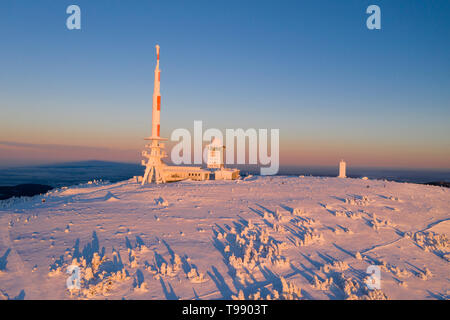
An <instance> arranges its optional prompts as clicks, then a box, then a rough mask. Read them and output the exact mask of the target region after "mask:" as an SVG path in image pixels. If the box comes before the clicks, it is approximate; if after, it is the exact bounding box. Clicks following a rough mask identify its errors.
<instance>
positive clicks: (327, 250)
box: [0, 177, 450, 299]
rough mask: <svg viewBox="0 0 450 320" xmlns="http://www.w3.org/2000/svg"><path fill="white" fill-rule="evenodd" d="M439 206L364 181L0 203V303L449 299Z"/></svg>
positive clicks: (79, 189) (167, 187) (443, 206)
mask: <svg viewBox="0 0 450 320" xmlns="http://www.w3.org/2000/svg"><path fill="white" fill-rule="evenodd" d="M449 207H450V193H449V190H448V189H445V188H441V187H434V186H424V185H416V184H407V183H397V182H387V181H379V180H378V181H374V180H362V179H338V178H317V177H251V178H249V179H245V180H237V181H203V182H194V181H184V182H179V183H170V184H163V185H149V186H145V187H142V186H140V185H138V184H137V183H135V182H133V181H132V180H129V181H123V182H118V183H114V184H105V183H93V184H90V185H80V186H73V187H69V188H61V189H57V190H53V191H50V192H49V193H47V194H46V195H43V196H36V197H33V198H31V199H28V200H25V199H20V200H18V199H15V200H14V199H13V200H10V201H9V202H8V203H7V204H5V203H3V204H2V205H1V206H0V289H1V291H0V297H1V296H3V297H4V298H25V299H27V298H28V299H33V298H35V299H36V298H39V299H80V298H81V299H84V298H98V299H104V298H109V299H122V298H126V299H221V298H225V299H233V298H235V299H240V298H245V299H259V298H262V299H347V298H349V299H361V298H369V299H380V298H389V299H410V298H412V299H417V298H420V299H421V298H448V297H449V294H450V292H449V286H448V275H449V273H448V270H449V260H450V249H449V240H448V238H449V232H450V221H449V220H450V214H449V211H448V208H449ZM70 265H74V266H78V268H79V269H78V270H79V271H80V280H81V281H80V289H79V290H77V289H73V290H71V291H69V290H68V289H67V287H66V281H67V278H68V277H69V274H67V273H66V271H67V268H68V267H69V266H70ZM370 265H378V266H379V267H380V269H381V288H380V290H368V288H367V286H366V285H365V279H366V278H367V276H368V275H367V274H366V270H367V267H368V266H370Z"/></svg>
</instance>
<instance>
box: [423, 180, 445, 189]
mask: <svg viewBox="0 0 450 320" xmlns="http://www.w3.org/2000/svg"><path fill="white" fill-rule="evenodd" d="M424 184H428V185H430V186H438V187H445V188H450V182H445V181H435V182H427V183H424Z"/></svg>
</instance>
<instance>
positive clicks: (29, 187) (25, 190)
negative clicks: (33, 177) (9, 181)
mask: <svg viewBox="0 0 450 320" xmlns="http://www.w3.org/2000/svg"><path fill="white" fill-rule="evenodd" d="M51 189H53V187H51V186H46V185H43V184H31V183H29V184H19V185H17V186H3V187H2V186H0V200H5V199H9V198H12V197H32V196H35V195H37V194H42V193H46V192H47V191H49V190H51Z"/></svg>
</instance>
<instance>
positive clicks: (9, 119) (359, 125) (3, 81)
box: [0, 0, 450, 168]
mask: <svg viewBox="0 0 450 320" xmlns="http://www.w3.org/2000/svg"><path fill="white" fill-rule="evenodd" d="M70 4H77V5H79V6H80V7H81V15H82V22H81V24H82V29H81V30H79V31H69V30H67V29H66V26H65V22H66V18H67V17H68V15H67V14H66V12H65V11H66V8H67V6H68V5H70ZM370 4H377V5H379V6H380V8H381V19H382V20H381V21H382V22H381V26H382V29H381V30H374V31H371V30H368V29H367V28H366V18H367V17H368V15H367V14H366V13H365V11H366V8H367V6H368V5H370ZM0 39H1V44H0V110H1V117H0V141H3V142H8V146H9V147H8V148H9V149H8V148H5V147H4V146H5V145H3V149H2V145H0V153H2V154H0V165H1V164H2V163H12V162H14V161H15V160H14V155H16V156H17V157H19V155H20V157H24V156H25V155H26V154H27V150H22V149H21V150H19V151H17V150H15V149H14V150H12V149H11V145H15V146H16V147H17V148H19V149H20V148H22V147H24V148H25V147H26V146H28V147H29V145H36V146H40V145H42V144H49V145H66V146H70V145H76V146H80V147H86V148H91V151H92V150H93V149H96V148H97V149H99V150H100V149H102V148H111V149H113V150H116V151H117V152H116V153H114V154H115V155H113V156H112V157H113V158H114V157H115V158H114V159H115V160H129V161H134V160H135V159H136V161H137V160H138V159H139V150H140V149H141V148H142V145H143V141H142V140H141V138H142V137H144V136H147V135H149V133H150V122H151V98H152V90H153V70H154V66H155V52H154V51H155V50H154V46H155V44H157V43H158V44H159V45H160V46H161V70H162V76H161V81H162V83H161V92H162V114H161V121H162V135H163V136H166V137H169V136H170V133H171V131H172V130H173V129H175V128H179V127H185V128H188V129H192V126H193V121H194V120H203V121H204V125H205V126H206V127H217V128H239V127H242V128H244V129H245V128H269V129H270V128H279V129H280V135H281V155H282V164H302V165H303V164H334V163H336V162H337V160H339V158H341V157H343V158H346V159H348V161H349V162H350V163H354V164H357V165H377V164H379V165H382V166H410V167H430V168H431V167H440V168H443V167H445V168H450V41H449V39H450V1H448V0H437V1H423V0H409V1H403V0H402V1H401V0H398V1H386V0H383V1H380V0H374V1H360V0H346V1H337V0H336V1H317V0H316V1H313V0H311V1H300V0H296V1H275V0H273V1H253V0H252V1H250V0H249V1H245V0H244V1H242V0H241V1H212V0H201V1H199V0H191V1H162V0H158V1H156V0H153V1H144V0H142V1H115V0H109V1H100V0H89V1H81V0H71V1H63V0H57V1H56V0H46V1H31V0H30V1H20V0H15V1H12V0H2V1H1V2H0ZM28 147H26V148H28ZM36 148H37V149H36ZM36 148H34V149H29V152H30V153H28V154H30V158H29V159H30V161H32V160H33V155H35V154H36V152H37V153H38V152H39V148H38V147H36ZM8 150H9V151H8ZM11 150H12V151H11ZM30 150H34V151H32V152H31V151H30ZM36 150H38V151H36ZM64 150H66V149H64ZM77 150H78V149H77ZM14 152H16V153H14ZM58 152H59V151H58V150H57V147H55V151H54V153H49V154H48V155H47V158H48V159H47V158H46V157H45V155H42V156H39V157H37V158H39V159H38V160H39V161H41V162H42V161H47V160H49V161H48V162H51V160H52V159H53V158H52V157H54V158H55V159H59V156H57V153H58ZM64 152H67V150H66V151H64ZM134 154H135V155H136V156H134ZM85 157H89V158H92V154H91V153H87V154H86V155H85ZM133 157H135V158H133ZM37 158H36V159H37ZM114 159H113V160H114Z"/></svg>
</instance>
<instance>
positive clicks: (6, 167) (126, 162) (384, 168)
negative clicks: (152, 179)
mask: <svg viewBox="0 0 450 320" xmlns="http://www.w3.org/2000/svg"><path fill="white" fill-rule="evenodd" d="M83 163H85V164H88V163H104V164H107V163H109V164H125V165H137V166H141V165H140V163H139V162H138V161H137V162H128V161H105V160H97V159H87V160H74V161H61V162H47V163H39V164H26V165H24V164H21V165H2V164H0V170H8V169H18V168H30V167H31V168H33V167H46V166H61V165H68V164H83ZM170 164H171V163H170ZM347 165H348V168H349V169H351V168H355V169H383V170H404V171H408V170H411V171H414V170H426V171H448V172H450V168H432V167H402V166H365V165H351V163H350V164H348V163H347ZM192 166H201V165H192ZM230 166H231V167H241V168H242V167H247V168H259V167H260V165H257V164H256V165H255V164H234V165H230ZM283 168H284V169H288V168H292V169H293V168H324V169H325V168H327V169H329V168H338V163H336V165H332V164H330V165H315V164H285V165H283V164H280V169H283Z"/></svg>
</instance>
